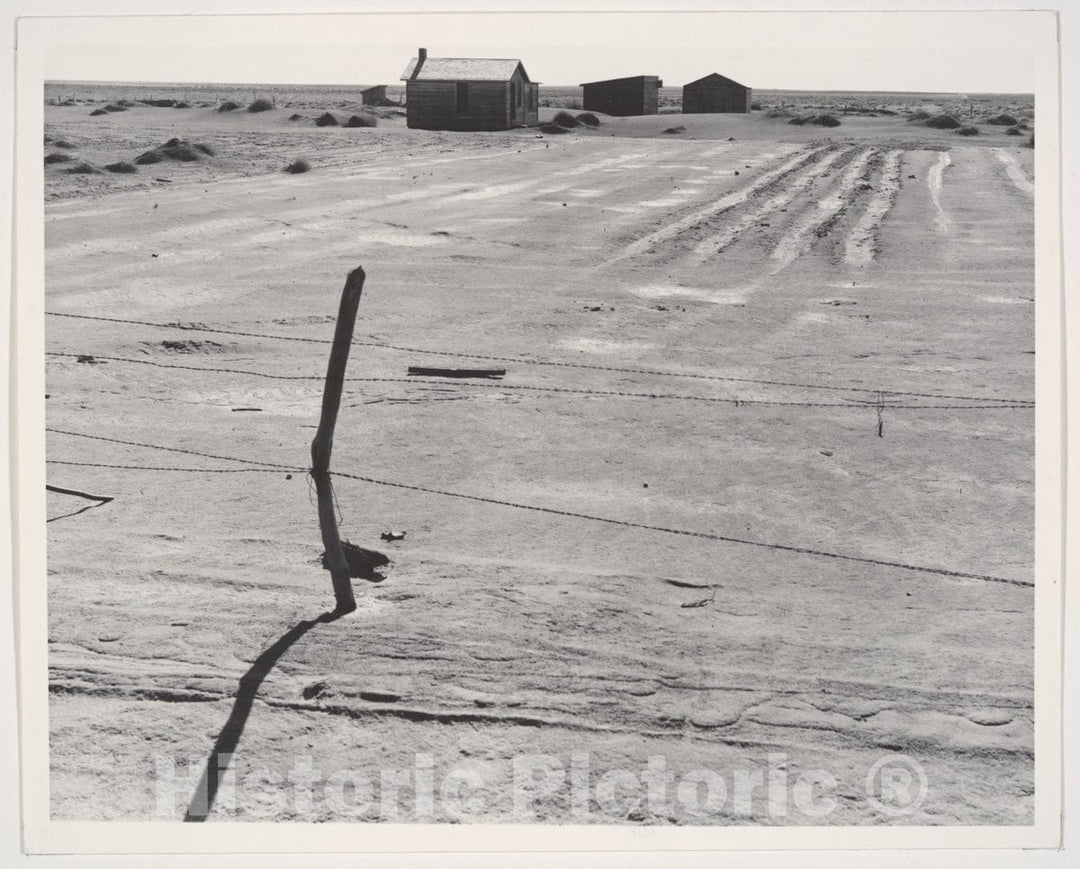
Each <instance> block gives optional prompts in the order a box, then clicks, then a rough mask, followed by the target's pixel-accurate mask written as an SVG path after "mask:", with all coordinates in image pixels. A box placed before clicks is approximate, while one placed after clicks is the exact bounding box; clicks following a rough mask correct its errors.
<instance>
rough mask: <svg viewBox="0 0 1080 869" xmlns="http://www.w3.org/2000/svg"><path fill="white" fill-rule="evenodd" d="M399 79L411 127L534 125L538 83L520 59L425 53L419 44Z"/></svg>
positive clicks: (484, 128)
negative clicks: (430, 55)
mask: <svg viewBox="0 0 1080 869" xmlns="http://www.w3.org/2000/svg"><path fill="white" fill-rule="evenodd" d="M401 80H402V81H404V82H405V111H406V115H407V123H408V125H409V127H411V128H412V129H418V130H509V129H511V128H513V127H521V126H535V125H536V124H537V123H538V120H537V114H538V109H539V105H540V93H539V91H540V88H539V83H538V82H534V81H532V80H531V79H530V78H529V74H528V73H527V72H526V71H525V67H524V66H523V65H522V63H521V61H520V60H516V59H509V58H477V57H428V56H427V50H426V49H423V48H421V49H420V51H419V53H418V54H417V56H416V57H414V58H413V59H412V60H410V61H409V65H408V66H407V67H405V72H404V73H402V75H401Z"/></svg>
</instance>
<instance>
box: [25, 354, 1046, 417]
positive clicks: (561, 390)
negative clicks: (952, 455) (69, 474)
mask: <svg viewBox="0 0 1080 869" xmlns="http://www.w3.org/2000/svg"><path fill="white" fill-rule="evenodd" d="M45 355H46V356H54V357H65V358H68V357H71V358H82V357H85V356H86V355H87V354H83V353H60V352H56V351H49V352H47V353H46V354H45ZM93 358H94V359H95V360H103V361H108V362H121V363H132V364H135V365H152V366H154V367H157V368H175V369H177V370H180V371H199V372H204V373H209V374H239V375H247V376H250V377H263V378H267V379H270V380H289V381H325V379H326V378H325V376H323V375H316V374H271V373H268V372H264V371H250V370H245V369H242V368H217V367H212V366H200V365H177V364H174V363H165V362H154V361H152V360H149V359H132V358H129V357H123V356H97V355H94V357H93ZM342 380H343V382H344V383H411V384H420V385H428V386H444V387H445V386H449V385H450V383H449V382H447V381H442V380H428V379H424V378H418V377H345V378H343V379H342ZM453 385H454V386H456V387H462V386H464V387H474V388H478V389H494V390H512V391H525V392H546V393H553V394H565V395H591V396H597V397H601V398H644V399H651V400H661V401H700V402H706V403H711V404H732V403H733V404H735V405H736V406H741V405H744V404H745V405H762V406H771V407H808V408H840V407H843V408H849V409H856V410H862V409H865V407H867V406H870V407H872V406H873V405H862V404H857V403H851V401H846V403H845V402H811V401H776V400H773V399H757V398H738V397H732V396H707V395H682V394H677V393H656V392H625V391H620V390H601V389H571V388H569V387H565V386H532V385H528V384H518V383H504V382H498V383H485V382H483V381H464V380H455V381H454V382H453ZM886 394H887V395H896V394H897V393H886ZM968 400H970V401H993V402H995V403H994V404H888V405H886V407H887V408H888V409H890V410H1032V409H1033V408H1034V406H1035V405H1034V403H1016V404H1002V403H1000V402H1001V401H1002V399H968Z"/></svg>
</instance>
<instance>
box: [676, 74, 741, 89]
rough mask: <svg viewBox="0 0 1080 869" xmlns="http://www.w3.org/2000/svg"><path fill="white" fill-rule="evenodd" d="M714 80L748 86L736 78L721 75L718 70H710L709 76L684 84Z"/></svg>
mask: <svg viewBox="0 0 1080 869" xmlns="http://www.w3.org/2000/svg"><path fill="white" fill-rule="evenodd" d="M714 80H719V82H720V84H725V85H734V86H735V87H739V88H744V87H746V85H744V84H740V83H739V82H737V81H735V79H733V78H728V77H727V76H726V75H720V73H718V72H710V73H709V74H708V75H707V76H703V77H702V78H699V79H696V80H695V81H692V82H689V83H688V84H685V85H683V87H690V85H694V84H701V83H702V82H706V81H714Z"/></svg>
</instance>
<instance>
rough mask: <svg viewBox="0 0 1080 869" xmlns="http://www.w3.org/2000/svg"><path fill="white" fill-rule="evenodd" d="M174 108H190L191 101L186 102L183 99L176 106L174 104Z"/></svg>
mask: <svg viewBox="0 0 1080 869" xmlns="http://www.w3.org/2000/svg"><path fill="white" fill-rule="evenodd" d="M173 108H174V109H190V108H191V105H190V104H189V103H185V102H184V101H183V100H181V101H180V102H178V103H177V104H176V105H175V106H173Z"/></svg>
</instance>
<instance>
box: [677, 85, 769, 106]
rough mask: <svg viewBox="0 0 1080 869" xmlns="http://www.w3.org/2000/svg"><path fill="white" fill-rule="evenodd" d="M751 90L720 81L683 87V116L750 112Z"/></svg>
mask: <svg viewBox="0 0 1080 869" xmlns="http://www.w3.org/2000/svg"><path fill="white" fill-rule="evenodd" d="M751 93H752V89H751V88H748V87H743V86H742V85H736V84H734V83H729V82H725V81H722V80H704V81H700V82H693V83H691V84H688V85H685V86H684V87H683V99H682V110H683V114H684V115H694V114H705V113H715V112H739V113H746V112H749V111H750V103H751V101H752V100H751Z"/></svg>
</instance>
